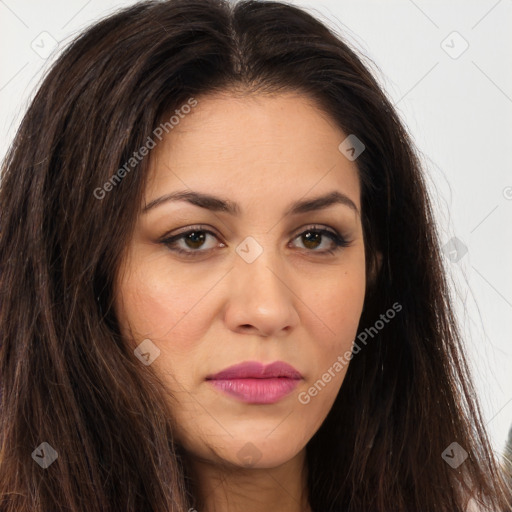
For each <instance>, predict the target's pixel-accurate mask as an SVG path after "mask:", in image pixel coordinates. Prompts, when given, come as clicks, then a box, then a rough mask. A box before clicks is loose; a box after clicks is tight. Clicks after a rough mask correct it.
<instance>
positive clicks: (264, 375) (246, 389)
mask: <svg viewBox="0 0 512 512" xmlns="http://www.w3.org/2000/svg"><path fill="white" fill-rule="evenodd" d="M301 379H302V375H301V374H300V372H298V371H297V370H296V369H295V368H294V367H293V366H290V365H289V364H287V363H285V362H282V361H276V362H274V363H271V364H268V365H263V364H261V363H259V362H258V361H249V362H245V363H241V364H237V365H234V366H230V367H229V368H226V369H225V370H222V371H221V372H219V373H216V374H214V375H208V376H207V377H206V380H207V381H208V382H210V383H211V384H212V385H213V386H214V387H216V388H217V389H219V390H220V391H223V392H224V393H226V394H228V395H230V396H233V397H235V398H238V399H239V400H241V401H242V402H247V403H253V404H273V403H275V402H278V401H279V400H281V399H282V398H283V397H285V396H286V395H287V394H289V393H290V392H291V391H292V390H293V389H294V388H295V387H296V386H297V385H298V384H299V381H300V380H301Z"/></svg>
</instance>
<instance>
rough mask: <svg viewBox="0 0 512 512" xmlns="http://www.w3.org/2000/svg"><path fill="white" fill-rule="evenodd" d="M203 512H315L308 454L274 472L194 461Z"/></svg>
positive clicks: (300, 455) (192, 459)
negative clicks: (310, 497) (310, 500)
mask: <svg viewBox="0 0 512 512" xmlns="http://www.w3.org/2000/svg"><path fill="white" fill-rule="evenodd" d="M190 462H191V467H192V470H193V473H194V479H195V481H196V483H197V485H196V488H197V492H198V500H199V503H198V505H197V506H196V508H197V509H198V510H199V511H201V512H268V511H269V510H272V511H274V512H311V508H310V506H309V503H308V493H307V470H306V451H305V449H303V450H302V451H301V452H299V453H298V454H297V455H296V456H295V457H294V458H293V459H291V460H289V461H287V462H285V463H283V464H281V465H280V466H277V467H272V468H240V467H238V466H233V465H231V466H228V465H224V464H219V463H214V462H212V461H205V460H199V459H197V458H195V457H191V460H190Z"/></svg>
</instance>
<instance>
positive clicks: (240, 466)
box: [0, 0, 510, 512]
mask: <svg viewBox="0 0 512 512" xmlns="http://www.w3.org/2000/svg"><path fill="white" fill-rule="evenodd" d="M0 201H1V203H2V213H1V224H0V225H1V234H0V271H1V293H2V294H1V312H0V333H1V339H2V349H1V356H0V363H1V366H0V368H1V370H0V371H1V374H0V377H1V382H2V404H1V407H2V416H1V427H0V435H1V462H0V493H1V497H2V501H1V510H2V511H9V512H11V511H17V512H20V511H29V510H30V511H43V510H44V511H47V510H69V511H73V512H74V511H77V512H78V511H83V510H87V511H91V512H92V511H120V510H122V511H134V512H135V511H143V510H148V511H149V510H151V511H166V512H168V511H187V510H189V511H192V510H197V511H200V512H203V511H208V512H210V511H214V510H222V511H235V510H249V511H267V510H276V511H278V510H279V511H286V512H296V511H315V512H320V511H321V512H323V511H344V512H352V511H354V512H355V511H357V512H361V511H372V512H375V511H379V512H384V511H386V512H389V511H391V510H393V511H407V512H410V511H420V510H421V511H450V512H453V511H464V510H466V508H467V507H468V506H469V501H470V500H471V506H473V507H474V506H477V507H478V508H479V509H481V510H492V511H501V510H507V507H509V506H510V495H509V492H508V491H507V489H506V484H505V482H504V478H503V474H502V470H501V468H500V467H499V461H497V460H496V457H495V455H494V454H493V452H492V450H491V448H490V445H489V441H488V438H487V435H486V432H485V430H484V425H483V422H482V418H481V415H480V412H479V408H478V404H477V402H476V399H475V398H474V389H473V386H472V383H471V380H470V377H469V375H468V369H467V365H466V361H465V358H464V354H463V352H462V351H461V346H460V339H459V333H458V330H457V328H456V325H455V322H454V315H453V311H452V306H451V304H450V302H449V299H448V289H447V285H446V281H445V277H444V274H443V267H442V261H441V257H440V251H439V241H438V237H437V233H436V230H435V226H434V223H433V217H432V211H431V207H430V203H429V198H428V195H427V191H426V187H425V184H424V180H423V176H422V172H421V169H420V165H419V162H418V159H417V157H416V154H415V152H414V148H413V145H412V143H411V141H410V139H409V137H408V135H407V133H406V132H405V130H404V128H403V126H402V124H401V123H400V121H399V119H398V117H397V114H396V112H395V111H394V109H393V107H392V105H391V104H390V102H389V100H388V99H387V98H386V96H385V95H384V94H383V92H382V91H381V90H380V88H379V87H378V85H377V83H376V81H375V80H374V78H373V77H372V76H371V74H370V73H369V72H368V70H367V69H366V67H365V66H364V65H363V64H362V62H361V60H360V59H359V58H358V57H357V56H356V55H355V54H354V52H353V51H352V50H351V49H350V48H349V47H348V46H347V45H346V44H345V43H344V42H343V41H342V40H340V38H339V37H338V36H336V35H335V34H333V33H331V32H330V31H329V30H328V29H327V28H326V27H325V26H323V25H322V24H321V23H320V22H319V21H317V20H315V19H314V18H313V17H311V16H310V15H309V14H307V13H305V12H304V11H302V10H300V9H298V8H296V7H292V6H289V5H286V4H282V3H278V2H240V3H238V4H236V5H231V4H229V3H226V2H223V1H221V0H186V1H185V0H170V1H166V2H144V3H140V4H137V5H135V6H133V7H131V8H129V9H126V10H124V11H121V12H119V13H117V14H114V15H112V16H110V17H109V18H107V19H105V20H103V21H101V22H99V23H97V24H96V25H95V26H93V27H91V28H90V29H89V30H87V31H86V32H85V33H84V34H83V35H81V36H80V37H79V38H78V39H77V40H76V41H75V42H74V43H73V44H72V45H71V46H70V47H69V48H68V49H67V50H66V51H65V52H64V53H63V55H62V56H61V57H60V58H59V60H58V61H57V62H56V64H55V65H54V66H53V68H52V70H51V71H50V72H49V74H48V76H47V77H46V79H45V80H44V82H43V84H42V85H41V87H40V89H39V91H38V93H37V96H36V97H35V99H34V101H33V102H32V104H31V106H30V108H29V110H28V112H27V114H26V116H25V118H24V120H23V122H22V125H21V127H20V129H19V131H18V133H17V135H16V137H15V140H14V143H13V146H12V148H11V150H10V152H9V154H8V157H7V158H6V161H5V163H4V167H3V180H2V183H1V190H0Z"/></svg>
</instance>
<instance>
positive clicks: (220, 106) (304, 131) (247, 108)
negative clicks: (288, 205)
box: [145, 93, 360, 208]
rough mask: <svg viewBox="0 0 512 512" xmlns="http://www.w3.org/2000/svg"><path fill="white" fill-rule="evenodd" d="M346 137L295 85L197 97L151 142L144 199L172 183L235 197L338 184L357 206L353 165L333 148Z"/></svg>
mask: <svg viewBox="0 0 512 512" xmlns="http://www.w3.org/2000/svg"><path fill="white" fill-rule="evenodd" d="M169 117H170V116H169ZM345 138H346V134H344V133H343V131H342V130H341V128H339V127H338V126H337V125H336V124H335V123H334V121H333V120H332V119H331V118H330V117H329V116H328V115H327V114H326V113H324V112H323V111H322V110H321V109H320V108H319V107H318V106H317V105H316V103H315V102H314V100H312V99H310V98H309V97H307V96H304V95H301V94H298V93H282V94H276V95H271V96H270V95H246V96H240V95H236V96H235V95H232V94H229V93H223V94H217V95H215V96H203V97H199V98H197V105H196V106H195V107H194V108H193V109H191V110H190V111H189V113H187V114H182V115H181V116H180V119H179V122H178V123H177V124H175V125H174V126H173V128H172V130H170V131H169V133H168V134H167V135H165V136H164V137H163V138H162V141H161V142H159V143H158V144H157V146H156V148H155V149H154V150H153V152H152V154H151V165H150V174H149V177H148V185H147V189H146V195H145V203H146V204H147V203H148V202H149V201H151V200H152V199H154V198H155V197H156V196H158V195H159V194H162V193H167V192H169V191H172V190H174V189H178V188H179V189H180V190H182V189H184V188H191V189H193V190H201V191H203V192H206V191H208V192H210V193H213V192H215V191H216V192H218V193H219V195H223V196H226V195H229V196H234V197H236V198H237V202H241V203H244V202H246V203H250V202H251V201H254V200H257V201H258V202H260V203H261V201H262V200H265V199H266V200H268V201H270V202H273V201H276V200H277V201H281V202H282V201H286V197H287V196H290V198H292V197H293V199H297V195H299V196H300V195H307V194H308V193H309V191H311V194H313V195H318V194H320V193H323V192H325V191H331V190H333V189H337V190H340V191H342V192H343V193H345V194H347V195H348V196H349V197H351V199H352V200H353V202H354V203H355V204H356V206H357V207H358V208H360V204H359V195H360V190H359V178H358V171H357V166H356V164H355V163H354V162H352V161H350V160H348V159H347V158H346V157H345V156H344V155H343V154H342V153H341V152H340V151H339V149H338V146H339V144H340V143H341V142H342V141H343V140H344V139H345Z"/></svg>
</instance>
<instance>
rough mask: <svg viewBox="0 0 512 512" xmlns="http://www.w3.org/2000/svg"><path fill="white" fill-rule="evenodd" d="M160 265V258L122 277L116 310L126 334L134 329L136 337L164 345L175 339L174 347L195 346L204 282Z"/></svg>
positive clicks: (163, 346) (178, 349)
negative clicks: (176, 273)
mask: <svg viewBox="0 0 512 512" xmlns="http://www.w3.org/2000/svg"><path fill="white" fill-rule="evenodd" d="M159 267H160V266H159V265H158V262H154V264H153V265H149V266H148V265H145V266H139V267H138V269H137V270H134V271H133V272H130V273H129V274H127V275H125V276H124V277H123V278H122V279H121V280H120V281H119V287H118V290H120V293H119V294H118V297H117V300H116V312H117V314H118V318H119V319H120V323H121V325H122V328H123V329H124V331H123V334H124V335H128V336H130V335H129V332H130V330H131V332H132V334H131V337H135V338H136V339H135V341H140V340H142V339H144V338H149V339H151V340H152V341H154V342H155V343H157V344H158V345H159V346H160V345H162V346H161V348H165V342H166V341H167V342H168V340H169V339H172V343H173V349H174V350H177V351H180V349H184V348H185V347H187V348H188V349H192V348H193V340H195V339H198V338H199V337H200V333H201V332H202V331H203V326H202V325H201V324H200V323H199V322H198V318H199V317H198V315H197V312H198V310H200V309H201V304H200V300H201V297H202V296H203V295H204V294H205V291H206V290H205V286H204V284H203V285H201V284H200V283H195V284H193V283H194V281H193V280H192V281H191V280H190V279H189V278H184V277H183V276H182V278H181V279H177V278H176V275H175V273H173V275H171V274H170V273H169V271H168V270H166V269H161V268H159ZM136 268H137V267H136ZM182 281H187V283H186V284H185V283H184V282H182ZM196 285H197V286H196ZM185 332H186V336H185V335H184V333H185Z"/></svg>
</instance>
